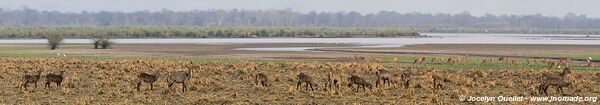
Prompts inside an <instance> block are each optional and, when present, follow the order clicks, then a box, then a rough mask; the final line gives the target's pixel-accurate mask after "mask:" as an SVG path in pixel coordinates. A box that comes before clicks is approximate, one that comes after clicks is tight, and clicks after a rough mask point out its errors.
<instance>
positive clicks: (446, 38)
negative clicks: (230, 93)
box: [0, 33, 600, 51]
mask: <svg viewBox="0 0 600 105" xmlns="http://www.w3.org/2000/svg"><path fill="white" fill-rule="evenodd" d="M424 35H427V36H430V37H426V38H208V39H204V38H199V39H115V40H114V41H115V42H116V43H118V44H245V43H338V44H340V43H343V44H357V45H362V46H359V47H399V46H403V45H410V44H574V45H600V35H554V34H463V33H424ZM64 42H65V43H67V44H85V43H91V41H90V40H89V39H65V41H64ZM36 43H37V44H40V43H47V42H46V40H45V39H0V44H36ZM313 48H315V47H285V48H239V49H237V50H267V51H304V50H305V49H313Z"/></svg>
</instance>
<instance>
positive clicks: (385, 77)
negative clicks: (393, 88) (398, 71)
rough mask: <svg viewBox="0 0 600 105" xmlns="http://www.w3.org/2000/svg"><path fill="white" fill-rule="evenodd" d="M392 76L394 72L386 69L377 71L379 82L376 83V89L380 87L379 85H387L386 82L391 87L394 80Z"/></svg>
mask: <svg viewBox="0 0 600 105" xmlns="http://www.w3.org/2000/svg"><path fill="white" fill-rule="evenodd" d="M392 76H393V73H392V72H390V71H388V70H385V69H379V71H377V81H376V82H375V87H379V84H380V83H382V82H383V85H385V83H386V82H387V84H388V85H390V79H391V78H392Z"/></svg>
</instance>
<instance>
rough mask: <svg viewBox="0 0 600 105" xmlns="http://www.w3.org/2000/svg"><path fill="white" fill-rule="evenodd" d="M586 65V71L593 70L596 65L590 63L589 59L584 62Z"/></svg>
mask: <svg viewBox="0 0 600 105" xmlns="http://www.w3.org/2000/svg"><path fill="white" fill-rule="evenodd" d="M585 61H586V63H587V69H588V70H589V69H590V68H594V67H595V66H596V65H595V64H594V63H593V62H592V60H591V59H588V60H585Z"/></svg>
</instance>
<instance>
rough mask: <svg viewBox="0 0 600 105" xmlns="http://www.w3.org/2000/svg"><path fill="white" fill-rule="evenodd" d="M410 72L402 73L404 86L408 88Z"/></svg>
mask: <svg viewBox="0 0 600 105" xmlns="http://www.w3.org/2000/svg"><path fill="white" fill-rule="evenodd" d="M410 75H411V74H410V73H408V72H403V73H402V74H401V77H402V80H403V81H404V88H408V86H409V84H410V80H411V79H410Z"/></svg>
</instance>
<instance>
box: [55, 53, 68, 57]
mask: <svg viewBox="0 0 600 105" xmlns="http://www.w3.org/2000/svg"><path fill="white" fill-rule="evenodd" d="M56 55H58V56H61V55H62V56H63V57H67V54H60V53H58V52H56Z"/></svg>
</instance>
